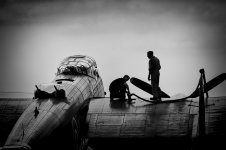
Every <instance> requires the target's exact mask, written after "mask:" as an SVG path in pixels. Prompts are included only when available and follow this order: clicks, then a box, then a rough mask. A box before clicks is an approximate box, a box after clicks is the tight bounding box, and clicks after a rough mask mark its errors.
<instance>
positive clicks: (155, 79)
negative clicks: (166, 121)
mask: <svg viewBox="0 0 226 150" xmlns="http://www.w3.org/2000/svg"><path fill="white" fill-rule="evenodd" d="M158 83H159V73H158V72H153V73H152V74H151V85H152V93H153V99H156V100H157V99H158V98H159V92H158V88H159V86H158V85H159V84H158Z"/></svg>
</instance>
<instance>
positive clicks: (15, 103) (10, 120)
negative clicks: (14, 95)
mask: <svg viewBox="0 0 226 150" xmlns="http://www.w3.org/2000/svg"><path fill="white" fill-rule="evenodd" d="M31 103H32V100H31V99H9V98H1V99H0V125H1V128H0V134H1V136H0V146H3V144H4V142H5V140H6V139H7V137H8V135H9V133H10V131H11V130H12V128H13V126H14V125H15V123H16V121H17V120H18V119H19V117H20V116H21V114H22V113H23V112H24V110H25V109H26V108H27V107H28V106H29V104H31Z"/></svg>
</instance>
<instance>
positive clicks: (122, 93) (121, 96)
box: [119, 87, 126, 101]
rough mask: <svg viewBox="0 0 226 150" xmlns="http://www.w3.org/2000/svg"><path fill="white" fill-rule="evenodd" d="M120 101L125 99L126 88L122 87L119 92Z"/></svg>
mask: <svg viewBox="0 0 226 150" xmlns="http://www.w3.org/2000/svg"><path fill="white" fill-rule="evenodd" d="M119 91H120V92H119V93H120V100H123V101H124V100H125V99H126V87H122V88H121V89H120V90H119Z"/></svg>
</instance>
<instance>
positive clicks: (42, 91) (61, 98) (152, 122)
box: [0, 55, 225, 150]
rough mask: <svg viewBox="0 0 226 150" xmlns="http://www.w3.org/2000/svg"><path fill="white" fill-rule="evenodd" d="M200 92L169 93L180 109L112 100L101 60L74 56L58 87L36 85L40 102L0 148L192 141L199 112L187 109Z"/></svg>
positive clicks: (83, 148)
mask: <svg viewBox="0 0 226 150" xmlns="http://www.w3.org/2000/svg"><path fill="white" fill-rule="evenodd" d="M136 80H137V79H136V78H132V80H131V83H132V84H134V85H136V86H137V87H140V86H141V87H140V88H141V89H142V88H143V90H145V88H144V87H145V86H146V87H150V86H149V85H147V84H146V85H145V84H142V85H139V84H140V83H141V82H136ZM223 80H225V74H222V75H220V76H218V77H216V78H214V79H213V80H211V81H209V82H207V83H206V84H205V85H206V87H204V89H205V92H207V91H209V90H211V89H212V88H214V87H215V86H216V85H218V84H220V83H221V82H222V81H223ZM137 81H138V80H137ZM137 84H138V85H137ZM146 91H147V90H146ZM198 91H199V89H198V87H197V88H196V90H195V91H194V92H193V93H192V94H191V95H190V96H187V97H183V96H182V97H181V96H180V97H179V98H177V99H174V98H171V99H170V98H169V97H170V96H168V95H167V94H166V93H165V95H167V96H166V97H167V98H169V100H171V101H170V102H172V99H173V100H174V101H177V100H178V102H180V101H181V100H182V101H183V102H182V103H178V104H177V105H168V104H167V105H158V104H152V103H150V102H144V103H140V102H138V103H137V102H134V103H127V102H120V101H117V100H116V101H110V99H109V98H108V97H105V91H104V86H103V81H102V78H101V76H100V74H99V71H98V68H97V64H96V62H95V60H94V59H93V58H91V57H89V56H85V55H74V56H70V57H67V58H66V59H64V60H63V61H62V62H61V63H60V65H59V67H58V68H57V73H56V77H55V78H54V80H53V81H52V82H50V83H48V84H40V85H36V90H35V92H34V99H33V100H32V101H30V105H29V106H28V107H27V108H26V109H25V110H24V109H21V110H20V113H21V114H22V115H21V116H20V117H19V116H18V114H17V115H16V116H14V117H15V118H18V117H19V119H18V120H17V122H16V124H15V125H14V127H13V128H12V130H11V132H10V134H9V136H8V138H7V139H6V142H5V144H4V145H3V146H2V147H1V148H0V149H1V150H11V149H13V150H40V149H67V150H69V149H74V150H87V149H92V148H93V147H94V150H95V149H101V148H100V147H95V144H96V143H99V145H106V144H107V145H106V146H107V147H106V146H104V147H103V148H102V149H115V148H119V149H125V148H126V149H127V148H129V149H138V148H139V149H140V148H141V149H142V145H144V144H147V145H148V146H150V142H151V141H152V145H154V144H155V142H156V141H153V139H156V137H157V139H158V137H162V136H163V137H170V138H171V140H170V141H172V139H173V140H175V138H176V140H179V141H180V140H181V139H183V138H185V139H187V137H188V136H192V135H191V134H192V133H191V132H192V131H191V130H193V129H192V128H193V122H194V120H195V117H194V114H195V113H196V112H195V111H194V112H192V111H190V110H189V113H188V114H187V110H188V109H187V106H186V104H187V103H191V102H190V101H187V99H189V98H195V97H197V96H198ZM147 92H148V93H150V94H151V92H150V91H147ZM132 95H134V96H137V95H136V94H132ZM137 97H138V98H139V96H137ZM140 100H142V98H140ZM143 100H144V99H143ZM157 105H158V107H157ZM5 107H7V106H5ZM162 107H163V111H162V112H160V113H159V114H158V112H157V111H158V109H162ZM163 112H164V114H163ZM175 112H176V113H175ZM4 115H7V114H4ZM166 120H167V121H166ZM6 123H7V121H6ZM166 126H167V130H166V129H165V127H166ZM108 143H109V144H108ZM183 144H184V143H183V142H182V145H183ZM122 145H124V147H123V146H122ZM147 145H146V146H147ZM166 147H167V146H166ZM166 147H164V148H166ZM159 148H161V147H159ZM180 148H181V147H179V148H178V149H180Z"/></svg>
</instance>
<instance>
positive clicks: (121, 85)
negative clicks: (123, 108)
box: [109, 75, 131, 101]
mask: <svg viewBox="0 0 226 150" xmlns="http://www.w3.org/2000/svg"><path fill="white" fill-rule="evenodd" d="M129 79H130V77H129V76H128V75H124V77H123V78H118V79H115V80H114V81H112V82H111V84H110V86H109V91H110V100H113V99H114V98H120V100H125V98H126V93H127V97H128V100H129V101H131V98H130V90H129V86H128V84H127V83H126V82H127V81H128V80H129Z"/></svg>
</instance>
